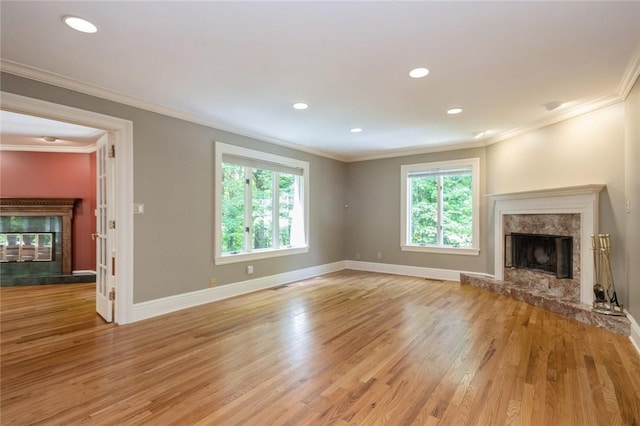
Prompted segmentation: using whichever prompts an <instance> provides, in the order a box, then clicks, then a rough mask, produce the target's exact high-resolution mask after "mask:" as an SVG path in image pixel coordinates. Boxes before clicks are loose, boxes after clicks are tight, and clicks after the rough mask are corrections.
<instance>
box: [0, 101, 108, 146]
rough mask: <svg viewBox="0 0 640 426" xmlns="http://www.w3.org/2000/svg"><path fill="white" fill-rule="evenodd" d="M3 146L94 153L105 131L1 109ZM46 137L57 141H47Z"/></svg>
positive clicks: (0, 124) (1, 144)
mask: <svg viewBox="0 0 640 426" xmlns="http://www.w3.org/2000/svg"><path fill="white" fill-rule="evenodd" d="M0 126H1V127H0V129H1V130H2V140H1V141H0V148H2V149H4V150H19V151H58V152H67V151H68V152H91V151H94V150H95V145H96V142H97V141H98V139H99V138H100V136H101V135H103V134H104V133H105V132H104V130H97V129H93V128H91V127H84V126H78V125H76V124H70V123H62V122H60V121H53V120H48V119H46V118H40V117H34V116H29V115H22V114H16V113H14V112H10V111H0ZM43 137H53V138H55V139H56V140H55V141H53V142H47V141H45V140H43Z"/></svg>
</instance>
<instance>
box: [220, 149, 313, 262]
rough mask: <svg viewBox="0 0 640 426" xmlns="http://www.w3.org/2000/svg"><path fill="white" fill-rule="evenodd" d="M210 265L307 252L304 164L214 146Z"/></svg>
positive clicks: (306, 195) (303, 162)
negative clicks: (212, 222)
mask: <svg viewBox="0 0 640 426" xmlns="http://www.w3.org/2000/svg"><path fill="white" fill-rule="evenodd" d="M215 166H216V167H215V169H216V179H215V180H216V185H215V188H216V194H215V203H216V208H215V215H216V218H215V229H216V232H215V245H216V247H215V263H216V264H225V263H234V262H241V261H249V260H254V259H264V258H268V257H274V256H284V255H290V254H298V253H304V252H307V251H308V229H309V228H308V223H309V220H308V218H309V209H308V205H309V203H308V193H307V191H308V188H309V163H308V162H306V161H300V160H296V159H293V158H288V157H282V156H278V155H273V154H269V153H265V152H260V151H254V150H251V149H247V148H242V147H238V146H235V145H228V144H224V143H220V142H217V143H216V165H215Z"/></svg>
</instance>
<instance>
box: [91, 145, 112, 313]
mask: <svg viewBox="0 0 640 426" xmlns="http://www.w3.org/2000/svg"><path fill="white" fill-rule="evenodd" d="M113 144H114V141H113V135H112V134H111V133H106V134H105V135H103V136H102V137H101V138H100V139H99V140H98V142H97V151H96V163H97V164H96V178H97V179H96V180H97V188H96V234H95V235H96V311H97V312H98V314H100V316H101V317H102V318H104V319H105V320H106V321H107V322H113V305H114V304H113V302H114V298H115V290H114V289H115V279H116V277H115V238H114V237H115V234H114V232H115V220H113V217H114V214H113V213H114V211H115V208H114V207H115V206H114V202H115V197H114V194H115V192H114V190H115V188H114V186H115V185H114V181H113V179H114V176H115V174H114V171H115V170H114V162H115V159H114V158H113V157H114V155H113V153H114V151H113V149H114V148H113V146H114V145H113Z"/></svg>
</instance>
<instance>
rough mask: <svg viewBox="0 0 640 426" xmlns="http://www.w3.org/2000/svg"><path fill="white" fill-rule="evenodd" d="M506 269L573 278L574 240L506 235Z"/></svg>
mask: <svg viewBox="0 0 640 426" xmlns="http://www.w3.org/2000/svg"><path fill="white" fill-rule="evenodd" d="M504 253H505V263H504V264H505V266H506V267H509V268H521V269H532V270H536V271H541V272H545V273H549V274H553V275H555V276H557V277H558V278H573V238H572V237H568V236H558V235H538V234H519V233H511V234H508V235H505V252H504Z"/></svg>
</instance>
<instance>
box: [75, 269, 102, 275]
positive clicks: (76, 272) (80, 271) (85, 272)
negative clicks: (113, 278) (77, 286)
mask: <svg viewBox="0 0 640 426" xmlns="http://www.w3.org/2000/svg"><path fill="white" fill-rule="evenodd" d="M71 274H72V275H91V274H93V275H95V274H96V271H89V270H86V271H85V270H79V271H71Z"/></svg>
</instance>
